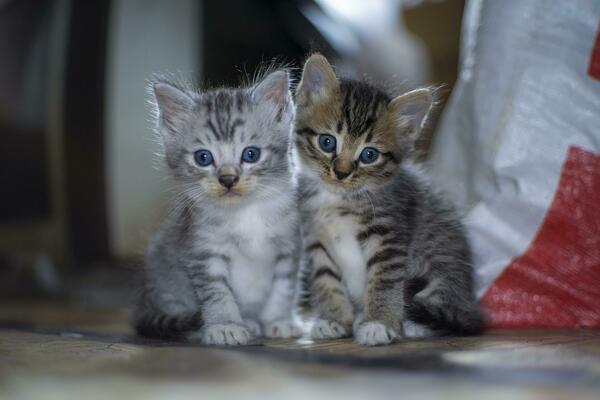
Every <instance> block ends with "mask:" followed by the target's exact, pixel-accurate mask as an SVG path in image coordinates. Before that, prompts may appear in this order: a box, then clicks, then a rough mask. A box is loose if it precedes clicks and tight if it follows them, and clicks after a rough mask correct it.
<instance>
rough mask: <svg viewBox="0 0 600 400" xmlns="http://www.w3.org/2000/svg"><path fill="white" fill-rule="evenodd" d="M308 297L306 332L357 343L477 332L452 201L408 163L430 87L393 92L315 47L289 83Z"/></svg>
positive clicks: (469, 270)
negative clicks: (342, 70) (293, 86)
mask: <svg viewBox="0 0 600 400" xmlns="http://www.w3.org/2000/svg"><path fill="white" fill-rule="evenodd" d="M296 99H297V108H296V114H297V115H296V123H295V132H296V134H295V148H296V151H297V153H298V156H299V159H300V164H301V167H300V169H301V175H300V177H299V190H300V216H301V221H302V231H303V243H304V258H305V259H304V260H303V262H302V279H303V281H302V285H303V287H304V290H305V293H304V295H305V296H304V300H305V301H307V302H308V303H309V305H310V306H311V308H312V310H313V312H314V313H315V314H316V315H315V316H316V319H315V323H314V326H313V328H312V337H313V338H317V339H320V338H336V337H343V336H350V335H351V334H352V333H354V337H355V339H356V340H357V341H358V342H359V343H361V344H365V345H377V344H386V343H390V342H391V341H393V340H394V339H396V338H398V337H401V336H424V335H429V334H432V333H461V334H471V333H476V332H478V331H479V330H480V329H481V327H482V319H481V315H480V312H479V309H478V306H477V303H476V300H475V298H474V295H473V282H472V279H473V278H472V274H473V272H472V267H471V259H470V250H469V245H468V243H467V240H466V238H465V232H464V229H463V226H462V225H461V223H460V221H459V219H458V218H457V217H456V216H455V213H454V210H453V209H452V208H451V207H450V206H449V205H448V204H446V203H445V202H444V201H443V200H442V199H441V198H440V197H438V195H436V194H434V193H433V192H432V190H431V189H430V188H429V187H428V185H427V184H426V183H425V182H424V181H423V180H422V179H420V178H419V174H418V173H417V172H416V169H415V168H414V167H412V166H411V162H410V158H411V156H412V155H413V153H414V148H413V145H414V142H415V140H416V139H417V136H418V135H419V133H420V130H421V127H422V126H423V122H424V120H425V118H426V117H427V114H428V113H429V111H430V109H431V107H432V104H433V96H432V93H431V91H430V90H429V89H419V90H415V91H412V92H409V93H407V94H404V95H402V96H399V97H396V98H394V99H391V98H389V97H388V96H387V94H385V93H384V92H382V91H380V90H378V89H375V88H374V87H372V86H370V85H367V84H365V83H361V82H356V81H350V80H343V79H341V80H340V79H338V78H337V77H336V75H335V73H334V72H333V69H332V68H331V66H330V65H329V63H328V62H327V60H326V59H325V58H324V57H323V56H321V55H318V54H315V55H313V56H311V57H310V58H309V59H308V61H307V62H306V64H305V66H304V71H303V74H302V80H301V82H300V85H299V87H298V89H297V92H296Z"/></svg>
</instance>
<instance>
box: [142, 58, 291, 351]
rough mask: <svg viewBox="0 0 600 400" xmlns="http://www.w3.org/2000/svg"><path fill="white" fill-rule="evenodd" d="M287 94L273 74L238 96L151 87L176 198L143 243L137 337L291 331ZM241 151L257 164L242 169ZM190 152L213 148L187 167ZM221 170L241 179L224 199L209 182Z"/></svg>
mask: <svg viewBox="0 0 600 400" xmlns="http://www.w3.org/2000/svg"><path fill="white" fill-rule="evenodd" d="M288 86H289V82H288V76H287V73H286V72H285V71H282V70H279V71H275V72H272V73H270V74H269V75H268V76H266V77H265V78H264V79H262V80H261V81H260V82H258V83H257V84H255V85H253V86H250V87H244V88H240V89H228V88H224V89H217V90H212V91H205V92H197V91H194V90H191V89H190V88H187V87H185V86H184V85H177V84H175V83H173V82H170V81H167V80H164V79H158V80H156V81H154V82H153V83H152V91H153V94H154V98H155V100H156V111H157V112H156V117H157V120H156V124H157V132H158V136H159V139H160V142H161V143H162V144H163V156H162V157H163V159H164V161H165V163H166V165H167V167H168V170H169V173H170V175H171V178H172V181H173V183H174V185H175V187H176V190H175V191H176V198H175V199H174V203H173V208H172V210H171V212H170V213H169V215H168V216H167V218H166V220H165V221H164V223H163V224H162V226H161V227H160V229H159V230H158V232H157V233H156V234H155V236H154V237H153V239H152V241H151V243H150V245H149V246H148V251H147V254H146V258H145V262H144V266H143V273H142V278H143V279H142V287H141V290H140V297H139V302H138V305H137V308H136V311H135V315H134V323H135V326H136V329H137V331H138V332H139V333H140V334H143V335H146V336H158V337H166V338H178V339H187V340H196V341H199V342H201V343H204V344H214V345H238V344H246V343H247V342H248V341H249V340H250V339H251V338H253V337H256V336H258V335H265V336H268V337H291V336H294V335H295V334H297V332H298V330H297V328H296V327H295V325H294V324H293V323H292V314H291V313H292V306H293V296H294V285H295V283H294V282H295V281H294V279H295V276H296V275H297V266H298V260H297V259H298V252H297V236H298V233H297V229H298V224H297V212H296V210H297V204H296V195H295V180H294V176H293V170H292V168H291V166H290V158H289V155H290V151H289V149H290V135H291V128H292V122H293V117H294V109H293V103H292V100H291V95H290V92H289V88H288ZM248 146H255V147H258V148H260V149H261V157H260V159H259V161H258V162H256V163H247V162H242V160H241V155H242V151H243V149H244V148H246V147H248ZM200 149H207V150H210V151H211V153H212V154H213V156H214V164H212V165H208V166H204V167H203V166H200V165H199V164H198V163H197V162H196V161H195V160H194V153H195V152H196V151H198V150H200ZM223 171H225V172H226V173H227V174H229V175H231V174H235V175H236V176H239V181H237V183H235V184H234V186H233V187H232V190H234V192H231V193H237V195H231V193H230V192H228V191H227V189H226V188H225V187H224V186H223V185H222V184H220V183H219V180H218V177H219V175H220V174H223ZM227 193H229V195H228V194H227Z"/></svg>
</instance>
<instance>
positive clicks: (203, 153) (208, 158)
mask: <svg viewBox="0 0 600 400" xmlns="http://www.w3.org/2000/svg"><path fill="white" fill-rule="evenodd" d="M194 160H195V161H196V163H197V164H198V165H199V166H201V167H206V166H209V165H210V164H212V163H213V155H212V153H211V152H210V151H208V150H204V149H202V150H198V151H197V152H195V153H194Z"/></svg>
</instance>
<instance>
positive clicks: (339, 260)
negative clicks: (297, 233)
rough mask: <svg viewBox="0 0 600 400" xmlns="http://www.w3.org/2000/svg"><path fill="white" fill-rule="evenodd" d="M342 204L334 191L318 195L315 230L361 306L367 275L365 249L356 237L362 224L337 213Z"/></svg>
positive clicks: (314, 220) (312, 202)
mask: <svg viewBox="0 0 600 400" xmlns="http://www.w3.org/2000/svg"><path fill="white" fill-rule="evenodd" d="M338 206H339V199H338V198H337V197H336V196H334V195H332V194H328V193H324V194H320V195H317V196H315V198H314V199H313V200H312V201H311V208H312V210H313V218H312V220H313V226H312V229H313V233H314V234H315V235H316V236H317V239H318V240H320V241H321V243H323V245H325V247H326V248H327V250H328V252H329V253H330V255H331V256H332V257H333V259H334V261H335V263H336V264H337V266H338V267H339V268H340V269H341V272H342V280H343V283H344V284H345V285H346V288H347V289H348V293H349V295H350V298H351V299H352V301H353V303H354V304H355V305H356V306H360V305H362V299H363V295H364V290H365V287H366V279H367V274H366V262H365V259H364V255H363V251H362V249H361V246H360V243H359V242H358V240H357V239H356V235H357V233H358V231H359V224H358V223H357V222H356V221H355V219H354V217H353V216H351V215H348V216H340V215H339V213H338V212H337V207H338Z"/></svg>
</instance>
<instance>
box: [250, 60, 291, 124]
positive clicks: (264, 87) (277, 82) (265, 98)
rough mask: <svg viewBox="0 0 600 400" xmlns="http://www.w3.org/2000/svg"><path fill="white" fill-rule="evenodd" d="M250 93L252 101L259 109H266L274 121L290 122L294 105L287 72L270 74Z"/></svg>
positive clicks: (279, 71) (280, 71)
mask: <svg viewBox="0 0 600 400" xmlns="http://www.w3.org/2000/svg"><path fill="white" fill-rule="evenodd" d="M251 91H252V100H253V101H254V102H255V103H256V104H259V105H260V106H261V107H265V106H266V107H268V110H269V114H272V116H273V119H274V120H275V121H277V122H281V121H282V120H283V121H286V122H289V121H291V119H292V117H293V113H294V105H293V104H292V95H291V93H290V83H289V78H288V74H287V72H285V71H282V70H278V71H275V72H271V73H270V74H269V75H267V77H266V78H264V79H263V80H262V81H260V82H259V83H257V84H256V85H255V86H254V87H253V88H252V89H251Z"/></svg>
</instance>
